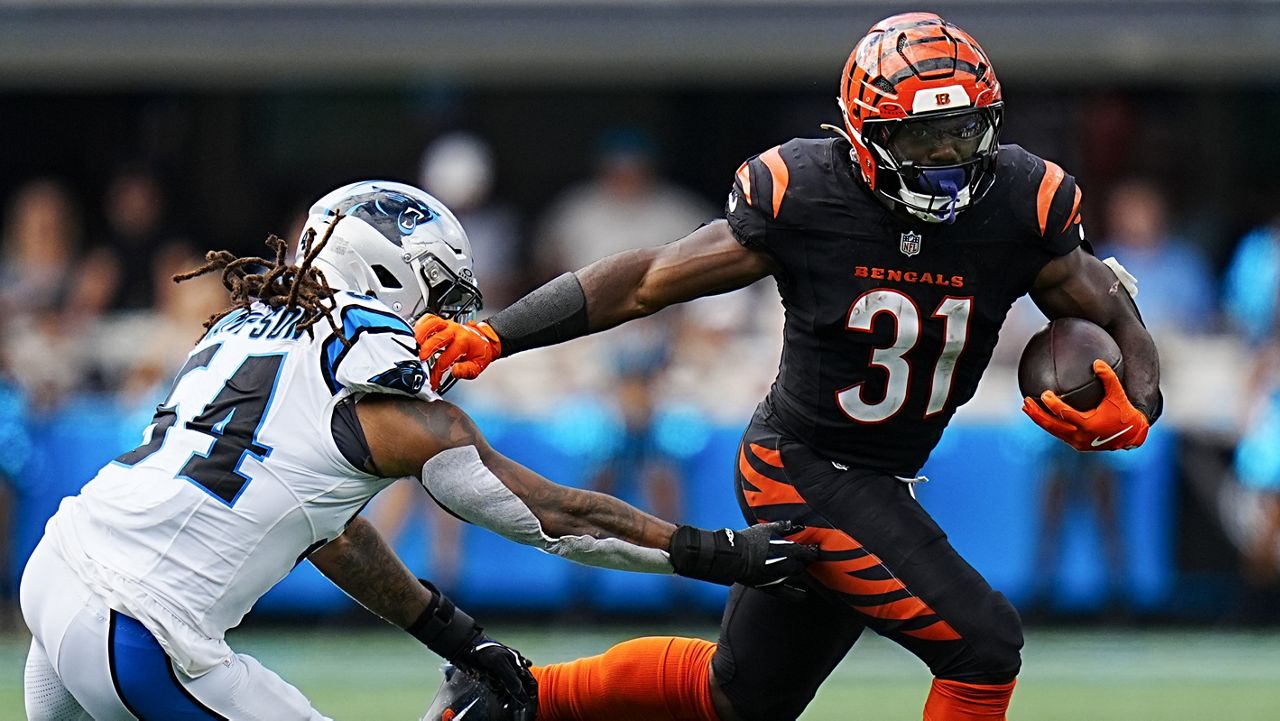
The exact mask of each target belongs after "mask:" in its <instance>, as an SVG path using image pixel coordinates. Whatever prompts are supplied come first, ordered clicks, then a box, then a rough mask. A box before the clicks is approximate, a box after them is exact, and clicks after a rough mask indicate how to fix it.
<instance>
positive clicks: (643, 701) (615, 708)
mask: <svg viewBox="0 0 1280 721" xmlns="http://www.w3.org/2000/svg"><path fill="white" fill-rule="evenodd" d="M715 651H716V645H715V644H714V643H711V642H710V641H703V640H700V639H696V638H676V637H671V636H664V637H654V638H637V639H634V640H631V641H626V642H623V643H620V644H618V645H617V646H614V647H613V648H611V649H609V650H608V651H606V652H604V654H602V655H600V656H591V657H589V658H580V659H578V660H577V661H570V662H568V663H557V664H553V665H551V666H535V667H534V668H533V675H534V676H535V677H537V679H538V707H539V709H538V719H539V721H718V717H717V716H716V711H715V706H714V705H713V704H712V701H711V685H710V683H709V682H708V679H709V674H710V668H711V658H712V657H713V656H714V655H715Z"/></svg>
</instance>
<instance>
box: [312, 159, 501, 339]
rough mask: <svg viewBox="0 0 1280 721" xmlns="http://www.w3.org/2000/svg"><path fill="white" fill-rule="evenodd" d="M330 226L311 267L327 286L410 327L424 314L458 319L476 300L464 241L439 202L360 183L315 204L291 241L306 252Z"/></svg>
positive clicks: (415, 191) (405, 189) (420, 193)
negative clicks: (381, 306)
mask: <svg viewBox="0 0 1280 721" xmlns="http://www.w3.org/2000/svg"><path fill="white" fill-rule="evenodd" d="M335 222H336V223H337V225H336V226H334V227H333V234H332V235H331V236H330V237H329V242H328V243H326V244H325V246H324V247H323V248H321V249H320V252H319V254H318V255H317V256H316V258H315V261H314V266H315V267H316V268H317V269H319V270H320V271H321V272H323V273H324V277H325V280H327V281H328V282H329V285H330V286H332V287H334V288H338V289H342V290H349V291H353V292H356V293H362V294H365V295H372V296H374V297H376V298H377V299H378V300H380V301H382V302H383V303H386V304H387V306H389V307H390V308H391V310H393V311H395V312H396V314H397V315H399V316H400V317H401V318H404V319H405V320H406V321H408V322H409V323H410V324H412V323H413V322H414V321H416V320H417V319H418V318H420V317H422V315H423V314H425V313H428V312H430V313H434V314H436V315H439V316H441V317H444V318H448V319H450V320H456V321H458V322H466V321H468V320H471V319H472V318H473V317H474V315H475V313H476V312H477V311H478V310H480V308H481V305H482V303H483V299H482V296H481V295H480V288H479V285H478V284H477V282H476V278H475V272H474V271H473V270H472V268H471V260H472V258H471V242H470V241H468V240H467V234H466V232H465V231H463V229H462V224H461V223H459V222H458V219H457V218H456V217H454V215H453V213H451V212H449V209H448V208H446V207H445V206H444V203H441V202H440V201H439V200H436V199H435V198H433V197H431V195H429V194H428V193H427V192H426V191H424V190H421V189H419V188H415V187H413V186H412V185H406V184H404V183H394V182H390V181H383V180H365V181H361V182H358V183H351V184H350V185H344V186H342V187H341V188H338V189H337V190H335V191H333V192H331V193H329V194H328V195H326V196H324V197H323V198H321V199H319V200H317V201H316V202H315V204H314V205H312V206H311V210H310V212H309V213H308V217H307V224H306V227H305V228H304V229H303V232H302V239H301V241H299V243H298V257H299V259H301V258H302V257H304V256H305V255H306V253H307V252H308V251H309V250H310V248H311V246H309V245H308V243H307V239H308V235H309V233H308V231H315V235H314V240H313V241H312V242H313V243H319V242H320V240H321V239H322V238H324V236H325V234H326V233H328V232H329V230H330V226H331V225H333V224H334V223H335Z"/></svg>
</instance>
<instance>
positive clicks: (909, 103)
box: [839, 13, 1003, 223]
mask: <svg viewBox="0 0 1280 721" xmlns="http://www.w3.org/2000/svg"><path fill="white" fill-rule="evenodd" d="M839 103H840V110H841V114H842V115H843V118H844V125H845V130H846V131H847V132H848V138H849V141H850V142H851V143H852V144H853V160H854V162H855V163H856V164H857V166H858V171H859V174H860V175H861V176H862V179H863V180H864V181H865V182H866V184H867V186H868V187H869V188H870V189H871V190H872V192H874V193H876V194H877V195H879V196H880V197H882V198H884V199H886V200H887V201H888V202H890V203H892V204H894V205H897V206H900V207H902V208H903V209H905V210H906V211H907V212H909V213H911V214H912V215H914V216H916V217H918V218H920V219H922V220H926V221H929V222H948V223H949V222H952V221H954V220H955V217H956V213H958V212H960V211H962V210H964V209H965V208H967V207H969V206H970V205H972V204H974V203H975V202H977V201H978V200H979V199H980V198H981V197H982V196H983V195H984V194H985V193H986V192H987V190H989V189H990V187H991V184H992V182H993V181H994V179H995V159H996V151H997V149H998V148H999V135H1000V124H1001V120H1002V118H1003V102H1002V100H1001V97H1000V82H999V81H998V80H996V75H995V71H994V70H993V69H992V68H991V61H990V60H988V59H987V54H986V53H985V52H983V50H982V47H981V46H979V45H978V43H977V41H976V40H974V39H973V38H972V37H971V36H970V35H969V34H968V33H966V32H965V31H964V30H961V29H960V28H958V27H956V26H955V25H952V24H951V23H949V22H947V21H946V20H943V19H942V18H940V17H938V16H937V15H934V14H933V13H906V14H902V15H894V16H893V17H889V18H885V19H884V20H881V21H880V22H878V23H876V24H875V26H873V27H872V28H871V30H870V31H868V32H867V34H866V36H865V37H863V38H862V39H861V40H860V41H858V45H857V47H855V48H854V49H853V53H852V54H851V55H849V61H848V62H847V63H846V64H845V67H844V75H843V77H842V78H841V80H840V98H839Z"/></svg>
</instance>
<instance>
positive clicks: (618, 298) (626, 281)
mask: <svg viewBox="0 0 1280 721" xmlns="http://www.w3.org/2000/svg"><path fill="white" fill-rule="evenodd" d="M774 270H775V268H774V264H773V260H772V258H770V257H769V256H768V255H767V254H766V253H764V252H762V251H759V250H752V249H750V248H747V247H745V246H743V245H742V244H741V243H739V242H738V240H737V239H736V238H734V236H733V232H732V231H730V230H729V223H728V222H726V221H724V220H717V221H715V222H713V223H708V224H707V225H704V226H702V227H701V228H698V229H697V230H695V231H694V232H692V233H690V234H689V235H687V236H685V237H684V238H682V239H680V240H677V241H676V242H674V243H670V244H668V245H662V246H658V247H654V248H640V249H638V250H628V251H624V252H622V253H618V254H617V255H611V256H609V257H607V258H603V259H601V260H598V261H596V262H595V263H592V264H591V265H589V266H587V267H586V268H583V269H582V270H579V271H577V272H576V273H574V275H575V276H576V277H577V279H578V282H579V283H580V284H581V285H582V292H583V295H584V296H585V297H586V316H587V318H586V319H587V332H589V333H596V332H599V331H602V330H607V329H609V328H612V327H614V326H616V325H619V324H621V323H625V322H627V321H629V320H634V319H636V318H640V317H642V316H646V315H650V314H652V313H656V312H658V311H659V310H662V309H663V308H666V307H667V306H669V305H675V304H677V303H683V302H685V301H688V300H692V299H694V298H701V297H703V296H708V295H717V294H719V293H727V292H729V291H731V290H737V289H738V288H743V287H745V286H748V285H750V284H752V283H754V282H755V281H757V280H760V279H761V278H764V277H765V276H767V275H769V274H770V273H772V272H773V271H774ZM535 292H536V291H535ZM519 304H520V303H519V301H517V302H516V303H515V304H514V305H512V307H511V308H509V309H507V310H506V311H501V312H499V313H498V314H497V315H495V316H494V317H493V318H490V319H489V322H490V323H491V324H492V323H493V322H495V321H496V322H497V323H498V324H499V325H498V326H495V328H497V329H498V334H499V336H501V335H502V331H501V325H502V323H503V321H504V320H505V318H504V317H503V316H505V315H506V314H507V313H508V312H515V310H516V307H517V306H518V305H519Z"/></svg>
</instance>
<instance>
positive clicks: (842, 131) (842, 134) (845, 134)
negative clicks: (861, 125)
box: [818, 123, 853, 145]
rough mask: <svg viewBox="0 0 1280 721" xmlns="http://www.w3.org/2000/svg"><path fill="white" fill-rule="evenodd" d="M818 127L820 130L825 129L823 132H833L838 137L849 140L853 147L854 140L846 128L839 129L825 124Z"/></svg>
mask: <svg viewBox="0 0 1280 721" xmlns="http://www.w3.org/2000/svg"><path fill="white" fill-rule="evenodd" d="M818 127H819V128H821V129H823V130H827V131H830V132H832V133H835V134H836V135H839V136H840V137H842V138H844V139H845V140H847V141H848V142H849V144H850V145H853V138H850V137H849V133H848V132H846V131H845V129H844V128H837V127H836V126H834V125H832V124H831V123H823V124H822V125H819V126H818Z"/></svg>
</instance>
